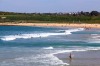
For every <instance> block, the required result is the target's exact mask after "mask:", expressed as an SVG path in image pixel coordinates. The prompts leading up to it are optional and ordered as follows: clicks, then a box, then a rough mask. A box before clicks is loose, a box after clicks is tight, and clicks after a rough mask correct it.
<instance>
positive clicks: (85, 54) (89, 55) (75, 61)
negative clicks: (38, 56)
mask: <svg viewBox="0 0 100 66" xmlns="http://www.w3.org/2000/svg"><path fill="white" fill-rule="evenodd" d="M99 54H100V51H99V50H92V51H82V52H81V51H80V52H72V55H73V58H72V59H69V53H60V54H56V55H55V56H56V57H57V58H58V59H60V60H62V61H63V62H64V63H67V64H69V66H99V65H100V57H99Z"/></svg>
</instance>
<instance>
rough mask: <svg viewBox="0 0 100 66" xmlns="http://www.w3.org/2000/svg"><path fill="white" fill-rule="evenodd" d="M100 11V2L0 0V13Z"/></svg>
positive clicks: (90, 0) (91, 0) (80, 0)
mask: <svg viewBox="0 0 100 66" xmlns="http://www.w3.org/2000/svg"><path fill="white" fill-rule="evenodd" d="M92 10H97V11H100V0H0V11H11V12H28V13H32V12H42V13H43V12H78V11H92Z"/></svg>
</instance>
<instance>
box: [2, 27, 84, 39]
mask: <svg viewBox="0 0 100 66" xmlns="http://www.w3.org/2000/svg"><path fill="white" fill-rule="evenodd" d="M83 30H84V28H77V29H69V30H64V32H63V33H31V34H19V35H8V36H3V37H1V38H0V39H1V40H3V41H12V40H16V39H29V38H40V37H42V38H43V37H49V36H56V35H69V34H72V32H77V31H83Z"/></svg>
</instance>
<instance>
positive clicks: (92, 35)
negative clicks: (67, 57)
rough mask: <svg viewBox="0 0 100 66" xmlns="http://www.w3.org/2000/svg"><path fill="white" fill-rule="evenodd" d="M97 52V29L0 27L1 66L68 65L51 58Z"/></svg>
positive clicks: (99, 47)
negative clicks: (76, 53) (81, 52)
mask: <svg viewBox="0 0 100 66" xmlns="http://www.w3.org/2000/svg"><path fill="white" fill-rule="evenodd" d="M88 50H100V29H90V30H86V29H84V28H65V27H26V26H0V66H61V65H68V63H64V62H63V61H62V60H60V59H58V58H57V57H56V56H54V54H58V53H64V52H66V53H69V52H73V51H74V52H75V51H76V52H80V51H88Z"/></svg>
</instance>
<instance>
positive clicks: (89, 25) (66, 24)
mask: <svg viewBox="0 0 100 66" xmlns="http://www.w3.org/2000/svg"><path fill="white" fill-rule="evenodd" d="M0 25H1V26H6V25H8V26H40V27H41V26H42V27H82V28H87V29H88V28H100V24H69V23H9V22H8V23H0Z"/></svg>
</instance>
